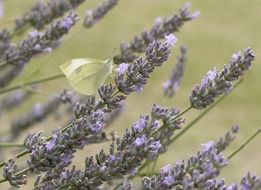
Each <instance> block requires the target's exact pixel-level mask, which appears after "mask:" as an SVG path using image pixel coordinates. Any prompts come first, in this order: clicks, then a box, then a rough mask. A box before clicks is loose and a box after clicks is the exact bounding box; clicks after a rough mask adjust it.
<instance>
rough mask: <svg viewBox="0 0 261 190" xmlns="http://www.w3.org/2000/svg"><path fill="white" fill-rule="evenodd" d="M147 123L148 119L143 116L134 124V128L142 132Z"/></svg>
mask: <svg viewBox="0 0 261 190" xmlns="http://www.w3.org/2000/svg"><path fill="white" fill-rule="evenodd" d="M146 125H147V120H146V119H145V118H144V117H141V118H140V120H139V121H138V122H136V123H135V124H134V125H133V129H134V131H136V132H141V131H143V129H144V128H145V127H146Z"/></svg>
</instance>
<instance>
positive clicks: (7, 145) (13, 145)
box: [0, 143, 24, 148]
mask: <svg viewBox="0 0 261 190" xmlns="http://www.w3.org/2000/svg"><path fill="white" fill-rule="evenodd" d="M5 147H24V145H23V144H15V143H0V148H5Z"/></svg>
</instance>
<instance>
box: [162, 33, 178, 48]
mask: <svg viewBox="0 0 261 190" xmlns="http://www.w3.org/2000/svg"><path fill="white" fill-rule="evenodd" d="M165 39H166V43H167V44H168V45H169V46H172V47H174V46H175V45H176V43H177V41H178V39H177V38H176V37H175V36H174V35H173V34H169V35H166V36H165Z"/></svg>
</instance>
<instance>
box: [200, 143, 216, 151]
mask: <svg viewBox="0 0 261 190" xmlns="http://www.w3.org/2000/svg"><path fill="white" fill-rule="evenodd" d="M214 145H215V142H214V141H209V142H207V143H206V144H201V146H202V150H203V151H208V150H209V149H211V148H213V147H214Z"/></svg>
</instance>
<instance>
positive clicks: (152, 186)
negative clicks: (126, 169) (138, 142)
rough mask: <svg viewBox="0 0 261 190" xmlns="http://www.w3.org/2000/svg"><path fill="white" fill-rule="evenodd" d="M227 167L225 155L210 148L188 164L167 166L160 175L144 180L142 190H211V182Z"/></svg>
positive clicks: (180, 163) (181, 163) (179, 163)
mask: <svg viewBox="0 0 261 190" xmlns="http://www.w3.org/2000/svg"><path fill="white" fill-rule="evenodd" d="M208 144H212V143H208ZM226 165H227V160H226V159H225V158H224V157H223V155H222V154H221V153H218V151H217V150H216V149H215V147H214V146H210V147H209V148H207V149H204V150H202V151H200V152H198V154H197V155H196V156H192V157H191V158H190V159H189V160H188V161H186V162H185V161H182V162H177V163H176V164H175V165H174V167H171V166H170V165H167V166H165V167H164V168H162V170H161V173H160V174H159V175H157V176H153V177H151V178H149V177H146V178H144V179H143V182H142V189H143V190H164V189H209V188H207V187H208V185H209V181H210V180H213V179H215V178H216V177H217V176H218V175H219V173H220V170H221V169H222V168H223V167H224V166H226Z"/></svg>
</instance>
